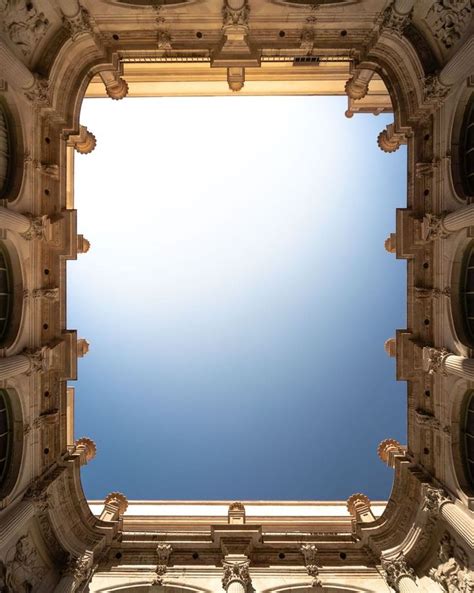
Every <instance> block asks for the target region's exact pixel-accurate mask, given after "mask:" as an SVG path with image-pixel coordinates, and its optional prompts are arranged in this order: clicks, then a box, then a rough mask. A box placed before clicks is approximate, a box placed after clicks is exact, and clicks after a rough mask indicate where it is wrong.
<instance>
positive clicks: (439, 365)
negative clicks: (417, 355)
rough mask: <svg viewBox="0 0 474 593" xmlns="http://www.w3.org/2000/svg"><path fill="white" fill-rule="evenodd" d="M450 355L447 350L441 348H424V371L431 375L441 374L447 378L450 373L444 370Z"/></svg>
mask: <svg viewBox="0 0 474 593" xmlns="http://www.w3.org/2000/svg"><path fill="white" fill-rule="evenodd" d="M449 355H450V353H449V352H448V351H447V350H446V349H445V348H441V350H438V349H437V348H423V370H424V371H425V372H426V373H428V374H429V375H434V374H435V373H439V374H441V375H443V376H447V375H448V373H447V371H446V369H445V368H444V362H445V360H446V358H447V357H448V356H449Z"/></svg>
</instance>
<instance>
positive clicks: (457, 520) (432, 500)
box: [425, 486, 474, 550]
mask: <svg viewBox="0 0 474 593" xmlns="http://www.w3.org/2000/svg"><path fill="white" fill-rule="evenodd" d="M425 505H426V508H427V509H428V510H429V511H431V512H432V513H435V514H438V515H439V516H440V517H441V518H442V519H444V521H446V523H447V524H448V525H450V526H451V527H452V528H453V529H454V531H455V532H456V533H457V534H458V535H459V537H461V538H462V539H463V540H464V541H465V542H466V544H467V545H468V546H469V547H470V548H471V550H473V549H474V514H473V513H470V512H469V511H467V510H466V511H464V510H462V509H461V508H460V507H459V506H458V505H456V504H454V502H453V501H452V500H451V498H450V497H449V496H448V495H447V493H446V492H445V491H444V490H443V489H441V488H436V487H434V486H427V487H426V490H425Z"/></svg>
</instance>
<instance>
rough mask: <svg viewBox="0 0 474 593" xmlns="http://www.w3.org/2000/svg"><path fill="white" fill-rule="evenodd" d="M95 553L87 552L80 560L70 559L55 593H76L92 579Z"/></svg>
mask: <svg viewBox="0 0 474 593" xmlns="http://www.w3.org/2000/svg"><path fill="white" fill-rule="evenodd" d="M93 561H94V553H93V552H91V551H86V552H84V554H83V555H82V556H79V557H78V558H70V559H69V561H68V563H67V566H66V568H65V569H64V571H63V576H62V578H61V580H60V581H59V583H58V585H57V586H56V589H54V593H75V592H76V591H77V590H78V588H79V586H80V585H81V584H82V583H83V582H84V581H86V580H87V579H89V578H90V576H91V574H92V570H93Z"/></svg>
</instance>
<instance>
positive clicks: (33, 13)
mask: <svg viewBox="0 0 474 593" xmlns="http://www.w3.org/2000/svg"><path fill="white" fill-rule="evenodd" d="M0 10H1V11H2V13H3V15H2V16H3V30H4V32H5V33H6V34H7V35H8V37H9V38H10V40H11V41H12V43H14V44H15V45H16V46H17V47H18V49H19V50H20V51H21V53H22V54H23V55H24V56H29V55H30V54H31V53H32V51H33V50H34V48H35V47H36V46H37V44H38V42H39V40H40V39H41V38H42V37H43V36H44V34H45V33H46V31H47V29H48V27H49V21H48V19H47V18H46V17H45V15H44V13H43V12H39V11H38V9H37V8H36V7H35V6H34V4H33V2H27V1H26V0H3V2H2V3H1V4H0Z"/></svg>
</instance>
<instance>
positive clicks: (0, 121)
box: [0, 105, 10, 195]
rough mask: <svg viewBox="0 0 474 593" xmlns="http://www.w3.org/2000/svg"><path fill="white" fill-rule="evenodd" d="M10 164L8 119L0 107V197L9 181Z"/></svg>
mask: <svg viewBox="0 0 474 593" xmlns="http://www.w3.org/2000/svg"><path fill="white" fill-rule="evenodd" d="M9 164H10V142H9V134H8V126H7V117H6V115H5V112H4V111H3V109H2V106H1V105H0V195H2V193H3V191H4V189H5V187H6V185H7V181H8V173H9Z"/></svg>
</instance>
